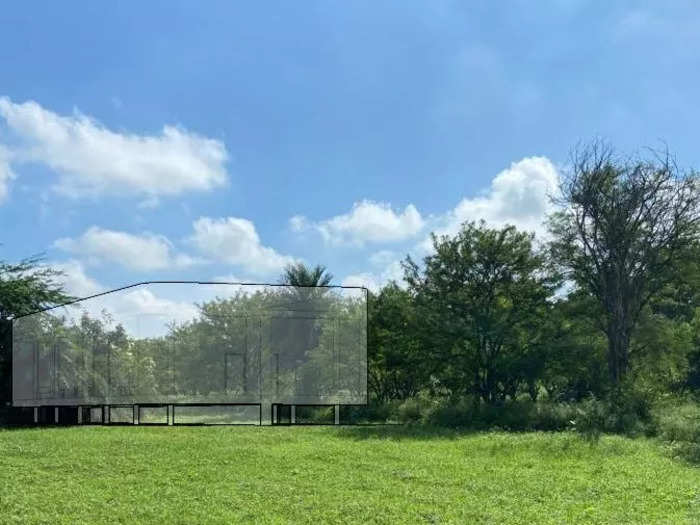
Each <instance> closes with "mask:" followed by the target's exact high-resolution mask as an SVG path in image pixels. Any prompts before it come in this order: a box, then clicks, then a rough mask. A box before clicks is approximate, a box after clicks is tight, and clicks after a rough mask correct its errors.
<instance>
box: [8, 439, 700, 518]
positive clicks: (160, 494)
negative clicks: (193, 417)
mask: <svg viewBox="0 0 700 525" xmlns="http://www.w3.org/2000/svg"><path fill="white" fill-rule="evenodd" d="M0 522H2V523H18V524H28V523H52V524H53V523H130V522H148V523H241V522H243V523H533V522H538V523H567V522H577V523H700V469H699V468H697V467H694V466H691V465H689V464H686V463H683V462H682V461H680V460H677V459H673V458H671V457H670V456H669V454H667V453H665V452H664V450H663V449H662V448H661V445H660V444H659V443H658V442H656V441H653V440H648V439H645V438H638V439H629V438H624V437H619V436H603V437H602V438H601V439H600V441H598V442H597V443H595V444H590V443H588V442H586V441H584V440H582V439H581V438H580V437H578V436H576V435H574V434H571V433H567V432H563V433H471V434H470V433H458V432H453V431H447V430H430V429H420V428H411V427H374V428H368V427H364V428H362V427H336V428H334V427H291V428H279V427H272V428H259V427H257V428H255V427H252V428H251V427H245V428H242V427H206V428H205V427H182V428H168V427H150V428H146V427H139V428H133V427H73V428H42V429H32V428H26V429H14V430H0Z"/></svg>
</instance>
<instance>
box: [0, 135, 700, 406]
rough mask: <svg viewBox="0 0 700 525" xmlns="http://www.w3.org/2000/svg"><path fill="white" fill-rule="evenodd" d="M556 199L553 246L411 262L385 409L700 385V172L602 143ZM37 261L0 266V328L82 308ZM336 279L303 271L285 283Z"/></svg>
mask: <svg viewBox="0 0 700 525" xmlns="http://www.w3.org/2000/svg"><path fill="white" fill-rule="evenodd" d="M553 199H555V202H556V204H557V208H556V209H557V211H556V212H554V213H553V214H551V215H550V216H549V217H548V218H547V235H546V236H545V237H543V238H536V237H535V236H534V234H532V233H528V232H524V231H520V230H519V229H518V227H517V225H506V226H503V227H498V228H496V227H490V226H489V225H487V224H486V223H484V222H467V223H464V224H463V225H462V226H461V228H460V230H459V231H458V232H457V233H456V234H455V235H452V236H448V235H440V236H438V235H434V234H433V235H432V250H431V252H430V254H429V255H427V256H426V257H424V258H423V259H422V260H419V261H416V260H414V259H413V258H411V257H410V256H407V257H406V259H405V260H404V261H403V263H402V265H403V269H404V278H403V280H402V281H401V282H399V283H397V282H390V283H389V284H387V285H386V286H384V287H383V288H381V289H380V290H378V291H377V292H376V293H371V294H370V296H369V306H368V313H369V315H368V346H367V351H368V367H369V374H368V388H369V396H370V401H371V402H372V403H375V404H382V403H387V402H390V401H396V400H406V399H411V398H414V397H416V396H418V395H430V396H433V397H440V398H443V399H454V400H457V399H470V400H471V402H472V403H475V404H479V405H484V406H496V405H501V404H504V403H507V402H508V401H510V400H516V399H519V398H523V397H524V398H527V399H531V400H533V401H536V400H538V399H542V398H547V399H549V400H554V401H581V400H584V399H586V398H587V397H590V396H598V397H611V396H614V395H615V394H616V393H619V392H621V391H622V390H623V389H627V388H634V389H637V390H643V391H645V392H650V393H652V394H653V395H663V394H666V393H673V392H687V391H696V392H697V391H698V390H700V183H699V178H698V175H697V173H696V172H694V171H692V170H690V171H683V170H680V169H679V168H678V167H677V165H676V164H675V163H674V161H673V159H672V158H671V156H670V155H668V154H667V153H662V154H656V153H654V152H650V153H649V154H648V155H647V156H646V157H624V156H622V155H619V154H617V153H616V152H615V151H614V150H613V149H612V148H611V147H610V146H609V145H607V144H604V143H601V142H594V143H591V144H589V145H587V146H585V147H583V148H580V149H578V150H577V151H575V152H574V154H573V155H572V159H571V163H570V166H569V168H568V170H567V171H566V172H565V173H564V175H563V178H562V183H561V187H560V191H559V192H558V194H557V195H556V196H553ZM38 263H39V261H38V260H36V259H30V260H27V261H22V262H21V263H19V264H18V265H10V264H3V265H2V266H1V267H0V318H2V319H9V318H11V317H13V316H16V315H21V314H22V313H25V312H27V311H32V310H36V309H39V308H41V307H45V306H48V305H51V304H60V303H62V302H65V301H67V300H69V299H70V298H69V297H67V296H66V295H65V294H64V292H63V290H62V289H61V287H60V286H59V285H57V284H56V282H57V277H59V274H58V272H54V271H53V270H51V269H47V268H44V267H41V266H37V265H38ZM331 280H332V276H331V275H330V274H329V273H328V272H327V271H326V270H325V268H324V267H322V266H316V267H314V268H308V267H306V266H304V265H303V264H297V265H293V266H290V267H288V268H287V269H286V270H285V273H284V274H283V276H282V277H281V282H284V283H287V284H293V285H305V286H313V285H327V284H329V283H330V281H331ZM220 306H221V305H219V307H220ZM208 308H210V309H215V308H217V305H216V304H215V303H212V304H211V305H209V306H208ZM185 335H186V334H183V337H184V336H185ZM3 351H4V353H5V355H6V352H7V349H6V345H4V346H3ZM3 363H4V361H3V360H2V359H0V377H1V378H2V382H3V383H2V386H3V392H4V393H5V394H4V397H5V399H9V398H8V392H9V390H8V381H9V380H8V370H7V369H6V367H5V368H4V369H2V368H1V367H2V366H3Z"/></svg>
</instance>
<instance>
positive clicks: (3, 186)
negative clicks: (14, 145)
mask: <svg viewBox="0 0 700 525" xmlns="http://www.w3.org/2000/svg"><path fill="white" fill-rule="evenodd" d="M14 178H15V173H14V172H13V171H12V168H11V167H10V152H9V151H8V150H7V149H6V148H4V147H3V146H2V145H1V144H0V203H1V202H3V201H4V200H5V199H6V198H7V194H8V191H9V190H8V184H9V182H10V181H11V180H12V179H14Z"/></svg>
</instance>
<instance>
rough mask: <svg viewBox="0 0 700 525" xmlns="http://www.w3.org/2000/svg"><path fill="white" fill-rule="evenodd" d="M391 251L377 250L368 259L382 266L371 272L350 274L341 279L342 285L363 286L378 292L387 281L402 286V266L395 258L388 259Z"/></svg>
mask: <svg viewBox="0 0 700 525" xmlns="http://www.w3.org/2000/svg"><path fill="white" fill-rule="evenodd" d="M390 253H391V252H386V251H383V252H378V253H376V254H374V255H373V256H372V257H370V261H371V262H372V264H373V265H375V266H381V267H383V268H381V269H378V270H376V271H373V272H361V273H356V274H351V275H348V276H346V277H345V279H343V281H342V285H343V286H364V287H365V288H367V289H369V290H370V291H372V292H378V291H379V290H380V289H381V288H382V287H383V286H385V285H386V284H387V283H388V282H389V281H396V283H397V284H399V286H403V285H404V284H405V283H404V281H403V268H402V267H401V262H400V261H399V260H397V259H393V260H388V259H387V257H388V256H389V254H390Z"/></svg>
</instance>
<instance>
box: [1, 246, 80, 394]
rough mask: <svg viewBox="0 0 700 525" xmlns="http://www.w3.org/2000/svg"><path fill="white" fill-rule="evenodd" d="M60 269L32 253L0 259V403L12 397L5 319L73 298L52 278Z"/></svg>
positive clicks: (8, 337) (7, 328) (8, 335)
mask: <svg viewBox="0 0 700 525" xmlns="http://www.w3.org/2000/svg"><path fill="white" fill-rule="evenodd" d="M61 275H62V272H59V271H57V270H54V269H52V268H49V267H46V266H44V265H43V264H42V258H41V257H38V256H35V257H30V258H27V259H23V260H21V261H20V262H18V263H7V262H0V403H3V402H5V403H6V402H9V401H10V400H11V399H12V380H11V378H12V375H11V374H12V370H11V369H10V366H9V365H10V362H11V355H10V352H11V351H12V350H11V348H12V341H11V340H10V333H11V332H10V323H9V320H10V319H13V318H15V317H17V316H20V315H24V314H28V313H31V312H36V311H38V310H42V309H44V308H47V307H49V306H54V305H57V304H62V303H66V302H69V301H71V300H73V298H72V297H70V296H69V295H67V294H66V293H65V292H64V290H63V288H62V286H61V285H60V284H58V283H57V282H56V278H58V277H60V276H61Z"/></svg>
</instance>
